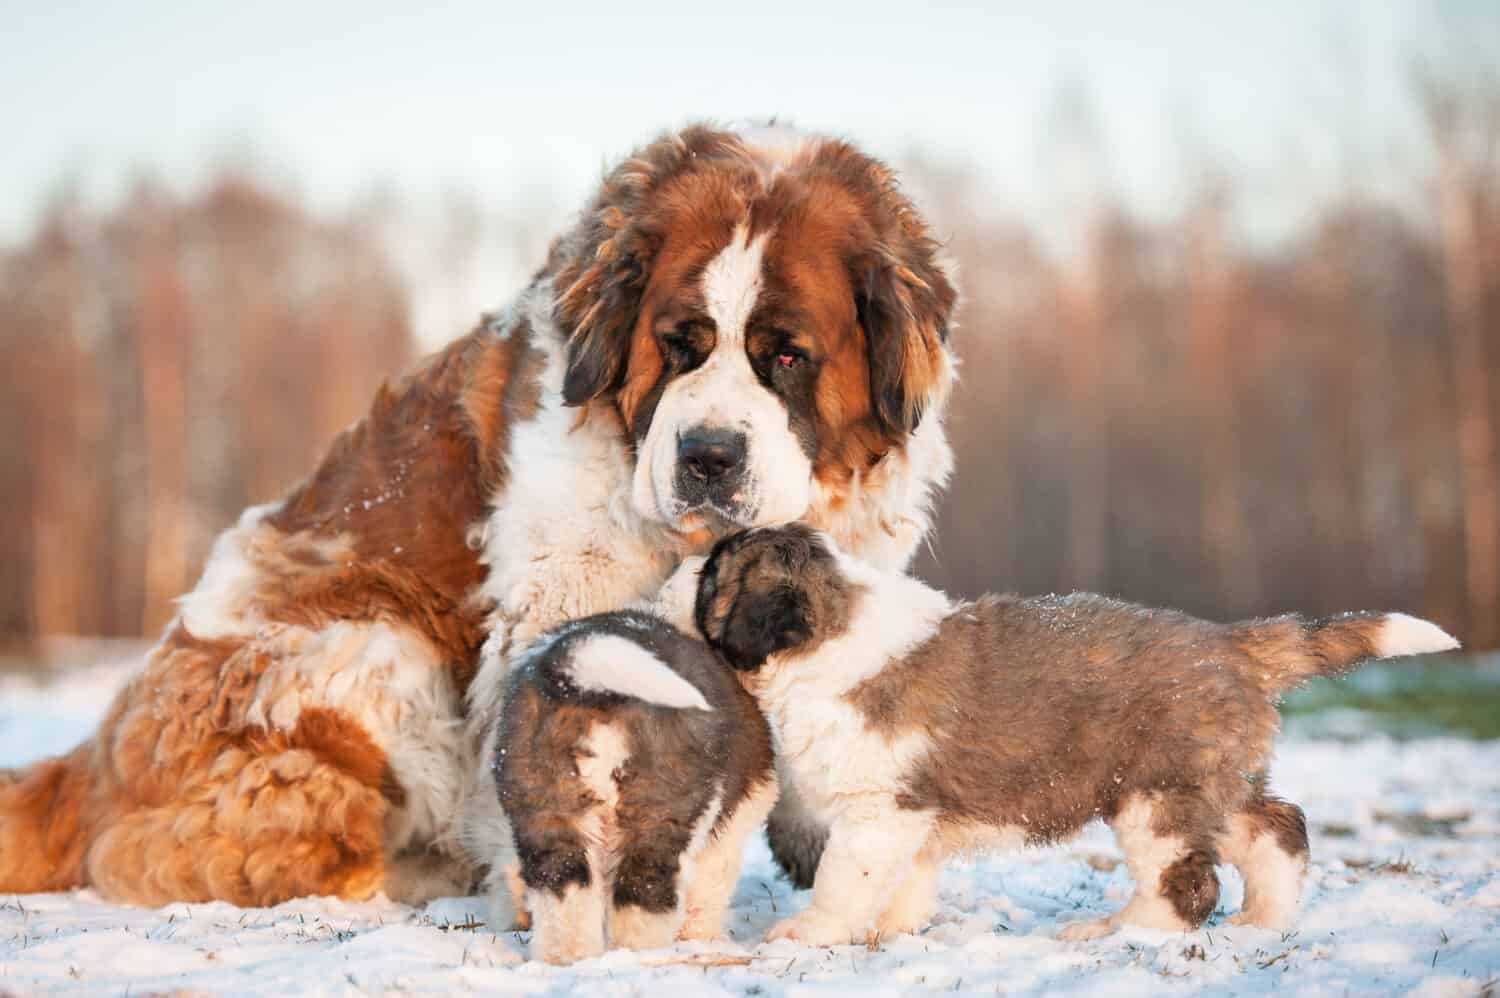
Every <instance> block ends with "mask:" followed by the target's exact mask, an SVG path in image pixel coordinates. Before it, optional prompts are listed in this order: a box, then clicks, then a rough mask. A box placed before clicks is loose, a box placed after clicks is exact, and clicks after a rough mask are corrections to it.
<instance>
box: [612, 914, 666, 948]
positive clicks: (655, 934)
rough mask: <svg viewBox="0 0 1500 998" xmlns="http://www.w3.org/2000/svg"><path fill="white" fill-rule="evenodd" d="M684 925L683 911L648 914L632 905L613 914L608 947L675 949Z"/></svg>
mask: <svg viewBox="0 0 1500 998" xmlns="http://www.w3.org/2000/svg"><path fill="white" fill-rule="evenodd" d="M681 924H682V910H681V909H680V908H673V909H670V910H668V911H647V910H646V909H644V908H637V907H636V906H635V905H633V904H627V905H621V906H619V907H617V908H615V909H614V910H613V911H611V912H610V916H609V944H610V946H612V947H615V948H617V949H661V948H662V947H663V946H670V945H672V940H674V939H676V938H677V928H678V926H680V925H681Z"/></svg>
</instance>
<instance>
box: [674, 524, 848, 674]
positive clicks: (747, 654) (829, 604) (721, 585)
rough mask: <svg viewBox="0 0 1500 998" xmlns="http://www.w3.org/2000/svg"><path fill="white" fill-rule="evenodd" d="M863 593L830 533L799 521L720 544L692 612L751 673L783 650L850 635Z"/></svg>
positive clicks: (713, 641) (709, 636)
mask: <svg viewBox="0 0 1500 998" xmlns="http://www.w3.org/2000/svg"><path fill="white" fill-rule="evenodd" d="M857 595H858V586H857V585H856V584H855V583H854V582H851V581H850V580H849V579H848V578H847V577H846V576H845V575H844V573H843V572H842V571H841V569H840V566H839V559H838V555H837V553H836V552H835V551H834V550H833V548H832V547H831V546H830V545H829V543H828V541H827V540H826V539H825V537H824V535H822V534H821V533H819V532H818V531H816V530H814V529H812V528H811V527H808V526H806V525H804V524H800V523H799V524H790V525H788V526H785V527H762V528H759V529H755V530H747V531H742V532H740V533H737V534H731V535H730V536H728V537H726V538H724V539H723V540H721V541H720V542H719V543H718V544H717V545H716V546H715V547H714V549H713V552H712V553H711V554H710V555H709V557H708V561H707V562H706V563H705V564H704V566H703V569H702V573H701V575H700V577H699V581H698V596H697V600H696V603H695V605H694V608H693V615H694V620H695V622H696V623H697V625H698V629H699V630H700V631H701V632H702V633H703V636H704V638H705V639H706V640H707V641H708V643H709V644H710V645H712V646H713V647H714V648H715V649H717V650H718V651H719V653H720V654H722V655H723V656H724V658H725V660H727V661H728V662H729V664H730V665H732V666H734V667H735V668H736V669H740V670H743V671H750V670H754V669H758V668H760V667H761V666H762V665H764V664H765V662H766V659H767V658H769V657H770V656H771V655H774V654H776V653H778V652H787V653H792V654H798V653H806V652H809V651H812V650H813V649H814V648H816V647H817V646H818V645H819V644H821V643H822V642H824V641H826V640H828V639H829V638H832V637H836V636H837V635H839V634H841V633H843V631H844V630H845V629H846V628H847V627H848V626H849V617H850V611H851V609H852V606H853V602H854V600H855V598H856V596H857Z"/></svg>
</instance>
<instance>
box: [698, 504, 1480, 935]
mask: <svg viewBox="0 0 1500 998" xmlns="http://www.w3.org/2000/svg"><path fill="white" fill-rule="evenodd" d="M695 613H696V617H697V622H698V626H699V628H700V629H701V630H702V631H703V633H704V635H705V636H706V637H707V638H708V640H709V642H710V643H711V644H712V645H714V646H715V647H716V648H718V649H719V650H720V651H721V652H722V653H723V654H724V656H725V657H726V658H727V659H728V660H729V662H730V663H731V664H732V665H733V666H735V667H736V668H738V669H742V670H746V671H747V673H749V678H748V682H749V684H750V687H751V690H752V692H753V693H754V694H755V696H756V699H757V700H758V701H759V703H760V705H761V707H762V709H763V710H764V711H765V712H766V717H767V719H768V720H769V721H770V723H771V728H772V731H773V734H774V736H775V740H776V747H777V752H778V754H779V756H780V758H781V762H782V764H783V766H784V767H785V773H786V774H787V776H786V778H787V780H788V782H790V783H792V784H793V785H794V786H795V788H796V790H797V792H798V794H799V795H800V796H801V798H802V800H803V802H804V803H805V804H806V805H807V806H808V807H809V808H810V809H811V810H812V811H813V812H814V813H815V814H816V815H817V816H818V817H819V818H821V819H822V820H824V821H826V822H828V823H829V825H830V833H829V834H830V837H829V841H828V846H827V849H826V851H825V852H824V854H823V858H822V861H821V863H820V864H819V866H818V869H817V874H816V878H815V881H814V887H813V900H812V904H811V906H810V907H809V908H807V909H806V910H805V911H804V912H803V913H802V914H800V915H798V916H796V917H794V918H790V919H788V920H786V921H783V922H781V923H780V924H779V925H777V926H775V927H774V928H773V929H772V930H771V933H770V936H769V938H771V939H777V938H790V939H799V940H801V941H803V942H806V943H810V944H814V945H830V944H835V943H847V942H851V941H860V940H863V939H864V938H865V936H866V934H867V933H869V932H871V931H876V932H879V933H882V934H892V933H897V932H905V931H912V930H915V929H917V928H920V927H921V926H922V925H924V924H925V923H926V922H927V921H928V920H929V919H930V918H931V915H932V912H933V909H934V906H935V903H936V878H937V869H938V865H939V863H941V861H942V860H943V859H944V858H946V857H948V856H951V855H953V854H955V853H960V852H972V851H977V850H985V849H995V848H1008V847H1014V846H1019V845H1022V844H1029V843H1038V844H1039V843H1049V842H1055V841H1058V840H1060V839H1063V838H1067V837H1070V836H1072V835H1073V834H1075V833H1076V832H1078V831H1079V830H1080V829H1081V828H1082V827H1083V826H1084V825H1085V824H1087V823H1088V822H1089V821H1090V820H1091V819H1093V818H1096V817H1097V818H1103V819H1104V820H1105V821H1107V822H1108V823H1109V824H1110V826H1111V827H1112V828H1113V830H1114V832H1115V835H1116V836H1117V838H1118V839H1119V842H1120V846H1121V848H1122V849H1123V850H1124V852H1125V861H1126V864H1127V866H1128V868H1129V870H1130V873H1131V876H1132V877H1133V878H1134V880H1135V894H1134V896H1133V897H1132V898H1131V899H1130V901H1129V903H1128V904H1127V905H1126V906H1125V908H1124V910H1123V911H1120V912H1118V913H1116V914H1114V915H1112V916H1110V917H1108V918H1105V919H1102V920H1099V921H1096V922H1078V923H1073V924H1070V925H1068V926H1067V927H1065V928H1064V930H1063V932H1062V935H1063V938H1066V939H1073V940H1077V939H1090V938H1094V937H1097V936H1100V935H1105V934H1107V933H1109V932H1112V931H1114V930H1115V929H1116V928H1117V927H1119V926H1120V925H1121V924H1125V923H1130V924H1136V925H1143V926H1149V927H1153V928H1158V929H1168V930H1186V929H1190V928H1195V927H1197V926H1199V925H1201V924H1202V923H1203V922H1204V921H1205V920H1206V919H1207V918H1208V916H1209V914H1210V913H1211V912H1212V911H1213V909H1214V906H1215V904H1216V903H1217V902H1218V896H1219V882H1218V878H1217V876H1216V874H1215V872H1214V866H1215V864H1217V863H1218V862H1219V861H1220V860H1221V859H1222V860H1225V861H1228V862H1231V863H1233V864H1234V865H1235V866H1237V867H1238V868H1239V870H1240V872H1241V873H1242V874H1243V875H1244V878H1245V906H1244V911H1243V912H1242V913H1241V915H1240V916H1239V918H1238V919H1237V920H1238V921H1245V922H1249V923H1251V924H1255V925H1261V926H1267V927H1273V928H1284V927H1286V926H1287V925H1288V924H1289V923H1290V921H1291V919H1292V917H1293V916H1294V914H1295V912H1296V907H1297V903H1298V900H1299V895H1300V892H1301V880H1302V876H1303V873H1304V871H1305V869H1306V865H1307V832H1306V826H1305V823H1304V820H1303V815H1302V811H1301V809H1299V808H1298V807H1297V806H1296V805H1294V804H1289V803H1287V802H1285V801H1282V800H1278V799H1277V798H1275V797H1273V796H1271V794H1270V793H1269V790H1268V788H1267V786H1266V769H1267V766H1268V764H1269V762H1270V753H1271V740H1272V737H1273V736H1274V735H1275V733H1276V730H1277V721H1278V718H1277V713H1276V709H1275V707H1274V706H1273V701H1274V700H1275V698H1276V697H1277V696H1278V695H1279V694H1281V693H1282V692H1283V691H1285V690H1288V689H1291V688H1292V687H1294V686H1296V685H1297V684H1299V683H1301V682H1303V681H1304V680H1307V679H1310V678H1312V677H1313V676H1320V675H1335V674H1338V673H1341V672H1344V671H1346V670H1347V669H1349V668H1351V667H1353V666H1354V665H1355V664H1357V663H1359V662H1361V661H1363V660H1365V659H1371V658H1383V657H1387V656H1392V655H1410V654H1416V653H1420V652H1431V651H1441V650H1444V649H1449V648H1454V647H1456V642H1455V641H1454V640H1453V639H1452V638H1450V637H1449V636H1448V635H1447V634H1445V633H1443V632H1442V631H1441V630H1439V629H1438V628H1437V627H1435V626H1434V625H1432V624H1429V623H1426V622H1425V621H1421V620H1417V619H1415V618H1412V617H1408V616H1406V615H1404V614H1399V613H1396V614H1371V613H1363V614H1345V615H1342V616H1338V617H1330V618H1325V619H1322V620H1312V621H1304V620H1302V619H1301V618H1298V617H1295V616H1286V617H1276V618H1272V619H1269V620H1259V621H1251V622H1245V623H1238V624H1215V623H1209V622H1208V621H1203V620H1198V619H1196V618H1193V617H1190V616H1187V615H1186V614H1183V613H1178V612H1175V611H1171V610H1153V609H1148V608H1145V607H1141V606H1136V605H1134V604H1130V603H1124V602H1121V601H1119V600H1113V599H1108V598H1106V597H1103V596H1095V595H1090V594H1085V593H1078V594H1074V595H1071V596H1047V597H1043V598H1040V599H1021V598H1018V597H1015V596H987V597H985V598H983V599H981V600H979V601H978V602H975V603H961V604H957V605H954V604H952V603H950V602H949V601H948V599H947V598H946V597H944V596H943V594H942V593H939V592H937V591H935V590H933V589H930V588H929V587H927V586H925V585H923V584H922V583H921V582H919V581H917V580H916V579H912V578H909V577H907V576H904V575H901V574H899V573H896V572H887V571H879V570H876V569H873V568H870V567H868V566H866V565H864V564H863V563H861V562H858V561H855V560H854V559H852V558H849V557H848V556H846V555H844V554H842V553H840V552H839V551H837V550H836V549H835V548H834V547H833V545H832V542H831V541H830V540H829V538H828V537H827V536H826V535H824V534H821V533H818V532H817V531H814V530H812V529H811V528H808V527H805V526H790V527H783V528H767V529H760V530H752V531H749V532H745V533H741V534H737V535H735V536H733V537H730V538H727V539H725V540H724V541H722V542H720V543H719V545H718V546H717V547H716V548H715V550H714V552H713V554H712V555H711V556H710V558H709V560H708V563H707V565H706V566H705V567H704V569H703V572H702V580H701V583H700V586H699V590H698V594H697V601H696V607H695Z"/></svg>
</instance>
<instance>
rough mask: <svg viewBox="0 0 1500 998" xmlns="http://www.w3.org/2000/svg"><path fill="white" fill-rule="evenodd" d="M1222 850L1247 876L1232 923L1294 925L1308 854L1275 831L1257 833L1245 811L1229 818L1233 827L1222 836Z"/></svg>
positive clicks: (1279, 927) (1268, 926) (1267, 926)
mask: <svg viewBox="0 0 1500 998" xmlns="http://www.w3.org/2000/svg"><path fill="white" fill-rule="evenodd" d="M1219 852H1220V853H1221V854H1222V855H1223V857H1224V859H1225V860H1226V861H1227V862H1230V863H1233V864H1234V866H1235V868H1236V869H1238V870H1239V871H1240V876H1242V877H1244V878H1245V901H1244V905H1243V906H1242V908H1241V910H1240V912H1239V913H1238V914H1237V915H1234V916H1233V917H1232V918H1230V920H1229V921H1230V924H1232V925H1256V926H1259V927H1261V928H1263V929H1276V930H1278V931H1281V930H1285V929H1289V928H1291V926H1292V922H1293V921H1294V920H1295V918H1296V916H1297V908H1298V906H1299V905H1300V904H1301V901H1302V881H1303V880H1304V878H1305V876H1306V874H1307V855H1306V854H1305V853H1303V854H1298V855H1292V854H1291V853H1288V852H1287V851H1286V850H1285V849H1283V848H1282V847H1281V844H1280V843H1279V842H1277V841H1276V836H1275V835H1273V834H1271V833H1269V832H1259V833H1257V832H1256V830H1255V826H1254V824H1253V823H1252V822H1251V821H1250V820H1249V819H1247V818H1245V817H1244V816H1243V815H1235V816H1234V817H1233V818H1231V819H1230V820H1229V831H1228V832H1227V833H1226V834H1224V835H1221V836H1220V837H1219Z"/></svg>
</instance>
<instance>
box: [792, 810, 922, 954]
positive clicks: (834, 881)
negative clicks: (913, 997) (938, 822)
mask: <svg viewBox="0 0 1500 998" xmlns="http://www.w3.org/2000/svg"><path fill="white" fill-rule="evenodd" d="M932 824H933V816H932V813H931V812H930V811H908V810H904V809H902V808H899V807H897V806H896V802H895V800H894V799H893V798H890V797H881V798H878V799H873V800H869V801H866V802H863V803H861V804H860V805H858V806H856V807H854V808H851V809H849V810H847V811H846V812H845V813H843V814H841V815H839V816H838V817H837V818H836V819H835V820H834V822H833V825H832V827H831V828H830V829H829V830H828V845H827V847H826V848H825V849H824V850H823V858H822V860H821V861H820V862H819V863H818V872H817V876H816V877H815V878H814V880H813V900H812V904H811V905H810V906H809V907H808V908H807V909H806V910H805V911H803V912H802V913H801V914H800V915H796V916H793V917H792V918H788V919H786V920H785V921H782V922H778V923H777V924H776V925H773V926H772V927H771V931H770V932H768V933H767V934H766V939H767V940H768V941H772V940H776V939H795V940H797V941H798V942H803V943H806V944H808V945H810V946H836V945H839V944H841V943H849V942H863V941H864V940H865V938H866V937H867V936H868V934H869V933H870V932H871V931H872V930H873V929H874V928H875V921H876V919H877V918H878V917H879V916H880V914H881V911H882V909H883V908H884V907H885V905H886V904H887V903H888V902H889V900H890V899H891V897H892V895H893V894H895V893H896V891H897V889H898V888H899V887H900V886H901V885H902V881H903V878H904V877H905V876H906V875H908V874H909V873H910V872H911V865H912V859H913V857H915V856H916V855H917V853H918V852H920V851H921V849H922V847H923V846H924V845H925V844H926V842H927V837H928V835H929V834H931V832H932Z"/></svg>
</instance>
